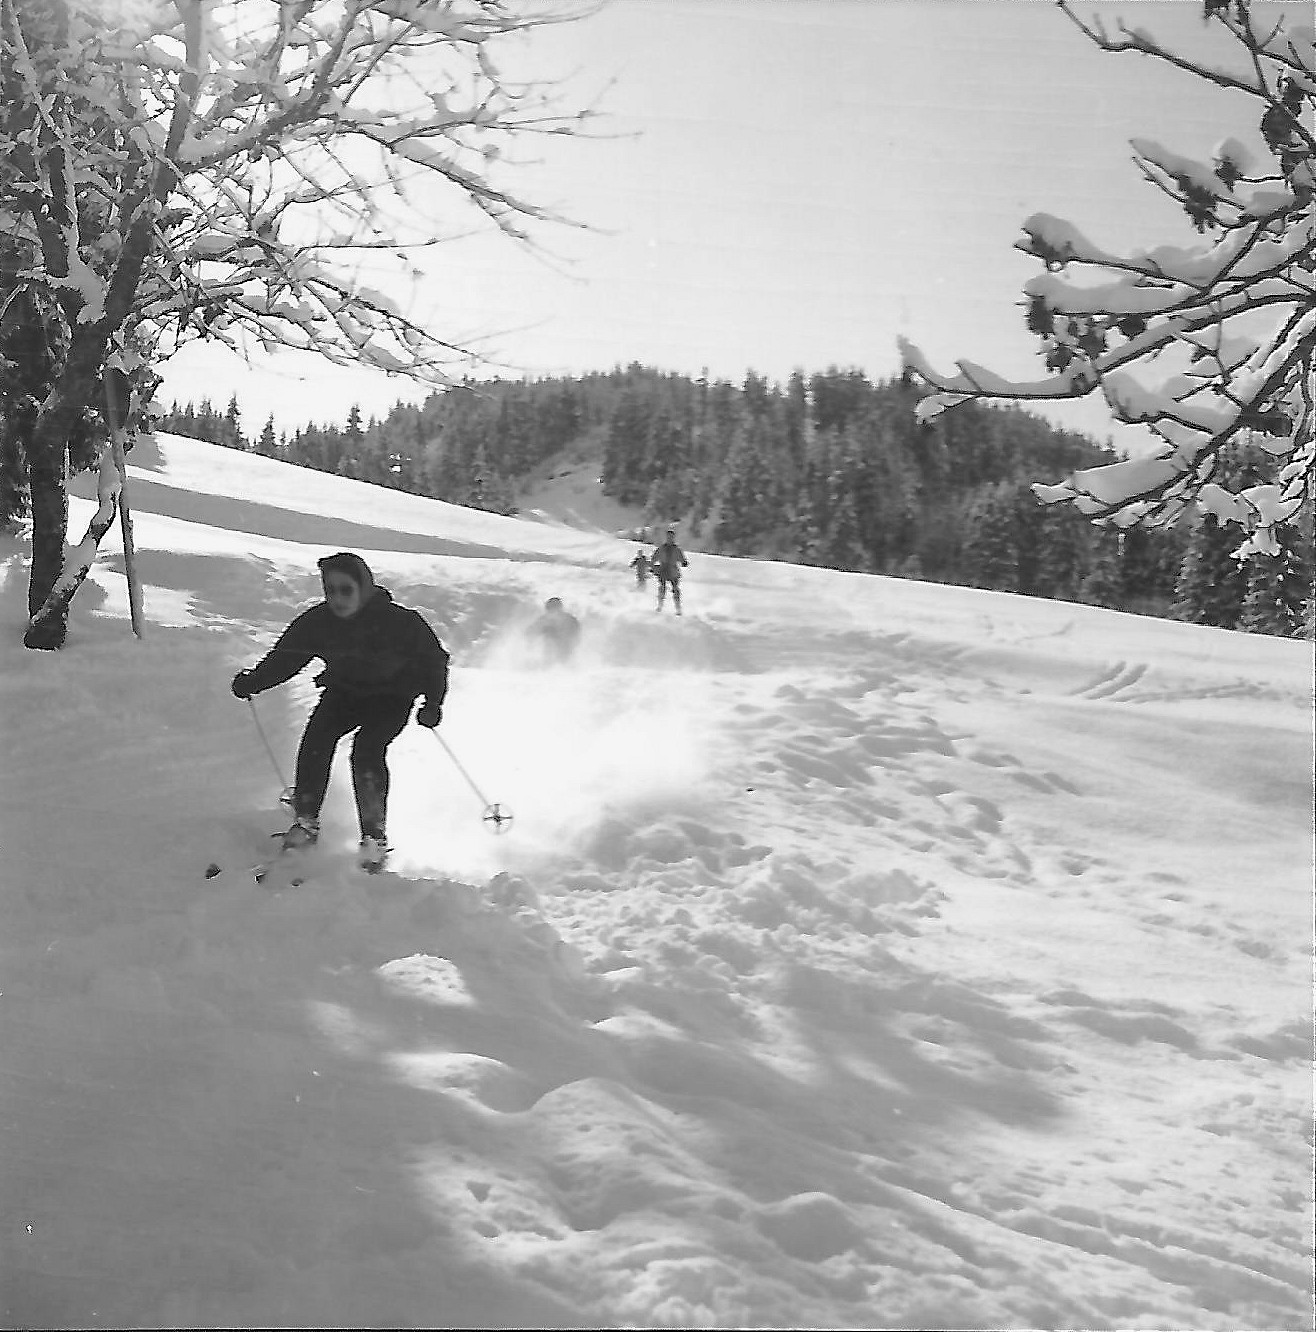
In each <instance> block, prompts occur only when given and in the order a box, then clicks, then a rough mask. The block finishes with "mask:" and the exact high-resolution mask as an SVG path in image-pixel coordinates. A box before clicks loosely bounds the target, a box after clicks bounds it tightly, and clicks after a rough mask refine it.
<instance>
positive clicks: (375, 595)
mask: <svg viewBox="0 0 1316 1332" xmlns="http://www.w3.org/2000/svg"><path fill="white" fill-rule="evenodd" d="M318 563H319V567H320V578H321V580H322V582H323V584H324V600H323V601H322V602H320V603H318V604H317V605H315V606H312V607H311V608H310V609H309V610H306V611H303V612H302V613H301V614H300V615H299V616H297V618H296V619H295V620H293V622H292V623H291V624H290V625H289V626H288V627H287V628H286V629H285V630H284V631H283V633H282V634H280V635H279V639H278V642H276V643H275V644H274V646H273V647H272V648H271V649H270V650H269V652H267V653H266V654H265V656H264V657H263V658H262V659H261V660H260V661H259V662H258V663H257V664H256V665H255V666H254V667H252V668H251V669H250V670H244V671H239V672H238V673H237V675H235V676H234V677H233V686H232V688H233V693H234V695H235V697H237V698H242V699H247V698H251V697H252V696H253V695H255V694H260V693H263V692H264V691H265V690H267V689H273V688H274V687H275V686H276V685H281V684H283V683H284V682H285V681H287V680H290V679H292V677H293V676H294V675H296V674H297V672H298V671H300V670H301V669H302V668H303V667H304V666H306V665H307V664H308V663H309V662H310V661H311V660H312V658H315V657H318V658H319V659H320V660H321V661H323V662H324V670H323V671H322V672H321V673H320V674H319V675H318V676H316V679H315V683H316V684H317V685H319V686H320V687H321V688H322V689H323V690H324V693H323V694H322V695H321V697H320V701H319V702H318V703H317V704H316V706H315V708H314V710H313V711H312V713H311V715H310V718H309V719H308V721H307V723H306V729H305V731H304V732H303V733H302V739H301V744H300V745H299V746H298V748H297V776H296V781H295V785H294V787H293V813H294V814H295V815H296V816H297V817H296V819H295V821H294V822H293V825H292V827H290V828H289V829H288V831H287V832H286V833H284V835H283V847H284V849H285V850H289V849H292V848H296V847H303V846H310V845H313V844H314V843H315V841H316V840H317V839H318V838H319V835H320V806H321V805H322V804H323V803H324V795H325V790H326V788H327V787H328V784H329V767H330V764H331V763H332V761H333V757H334V750H335V749H336V748H337V746H338V742H339V741H340V740H341V739H342V738H343V736H345V735H347V734H348V733H349V732H351V731H355V732H356V738H355V739H354V740H353V741H352V790H353V793H354V794H355V796H356V810H357V818H358V820H359V822H360V826H361V864H362V866H363V867H365V868H366V869H372V870H373V869H379V868H381V867H382V866H383V863H384V858H385V856H386V855H387V854H388V838H387V836H386V834H385V822H386V819H387V814H388V763H387V761H386V758H385V751H386V750H387V749H388V746H389V745H390V744H392V742H393V741H394V740H396V739H397V737H398V735H400V734H401V732H402V728H403V727H404V726H405V725H406V724H407V720H408V718H409V717H410V716H411V705H412V704H413V703H414V702H415V701H416V699H417V698H418V697H420V696H421V695H423V696H424V702H423V703H422V706H421V707H420V709H419V710H418V711H417V713H416V721H417V722H419V723H420V725H421V726H428V727H431V728H432V727H435V726H437V725H438V724H439V722H440V721H441V720H442V719H443V700H444V697H445V696H446V694H447V692H448V653H447V652H446V651H445V650H444V647H443V645H442V644H441V643H440V642H439V640H438V638H437V637H435V634H434V631H433V630H432V629H431V628H430V626H429V625H428V624H427V623H426V621H425V619H424V618H423V617H422V616H421V614H420V613H419V612H418V611H414V610H410V609H408V608H407V607H405V606H399V605H398V604H397V603H396V602H395V601H394V600H393V598H392V596H391V594H390V593H389V592H388V590H387V589H386V588H382V587H379V586H377V585H376V583H375V580H374V576H373V575H372V574H371V572H370V567H369V565H367V564H366V562H365V560H363V559H362V558H361V557H360V556H359V555H355V554H352V553H351V552H348V551H340V552H339V553H338V554H337V555H326V556H325V557H324V559H322V560H320V561H319V562H318Z"/></svg>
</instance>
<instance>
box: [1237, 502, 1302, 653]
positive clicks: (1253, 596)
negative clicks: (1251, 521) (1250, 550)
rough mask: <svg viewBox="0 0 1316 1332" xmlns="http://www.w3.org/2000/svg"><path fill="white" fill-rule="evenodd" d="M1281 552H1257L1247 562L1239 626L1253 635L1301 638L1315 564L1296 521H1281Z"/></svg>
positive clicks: (1277, 529) (1278, 536) (1278, 528)
mask: <svg viewBox="0 0 1316 1332" xmlns="http://www.w3.org/2000/svg"><path fill="white" fill-rule="evenodd" d="M1275 537H1276V540H1277V541H1278V542H1279V547H1280V551H1279V554H1278V555H1256V556H1253V558H1252V559H1251V560H1249V561H1248V562H1247V565H1246V567H1245V571H1244V572H1245V575H1246V579H1247V591H1246V593H1245V595H1244V599H1243V609H1242V613H1241V615H1240V617H1239V626H1238V627H1239V628H1240V629H1243V630H1245V631H1246V632H1248V633H1250V634H1273V635H1275V636H1276V637H1279V638H1301V637H1302V635H1303V632H1304V627H1305V624H1306V619H1307V610H1308V606H1309V605H1310V603H1311V600H1312V563H1311V559H1310V557H1309V554H1308V552H1307V551H1306V550H1305V549H1304V546H1305V544H1306V543H1305V542H1303V540H1302V537H1301V534H1300V533H1299V531H1298V529H1297V527H1295V526H1294V525H1293V524H1292V523H1282V524H1277V525H1276V527H1275Z"/></svg>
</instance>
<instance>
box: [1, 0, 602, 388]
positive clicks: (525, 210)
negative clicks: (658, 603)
mask: <svg viewBox="0 0 1316 1332" xmlns="http://www.w3.org/2000/svg"><path fill="white" fill-rule="evenodd" d="M586 12H587V10H586V9H585V8H584V7H583V6H581V5H576V4H572V3H569V0H533V2H531V0H443V2H442V3H439V2H437V0H298V2H297V3H295V4H288V3H285V4H271V3H269V0H234V3H229V4H215V3H212V0H133V3H128V4H122V5H115V6H113V12H112V14H111V15H110V16H108V17H107V15H106V12H105V5H104V3H103V0H58V3H55V4H52V3H51V2H50V0H0V71H5V70H7V71H9V73H5V74H0V82H3V83H4V89H3V90H4V91H5V93H6V107H5V108H4V110H2V111H0V143H7V144H9V145H11V149H12V150H11V151H8V152H7V153H5V154H3V155H0V229H2V230H3V232H4V234H6V235H8V236H10V237H12V238H14V245H15V248H16V251H17V253H18V255H19V258H20V262H19V263H18V264H17V265H16V267H17V268H18V271H20V272H21V273H22V274H23V275H24V277H23V280H24V281H26V282H28V283H31V284H34V285H36V286H39V287H41V288H42V289H43V290H45V291H46V292H47V293H49V294H50V295H51V296H53V297H54V298H56V299H58V301H59V303H60V305H61V307H62V309H63V311H64V317H65V318H66V319H67V320H68V321H69V323H70V324H81V325H86V326H88V328H89V336H90V330H92V329H94V330H95V331H96V332H97V333H98V334H99V336H100V339H101V341H102V343H104V345H105V347H106V348H107V352H106V354H113V352H114V350H115V349H116V348H117V349H119V350H122V349H123V348H124V347H125V346H127V345H128V343H129V342H131V341H133V340H136V341H138V342H140V343H144V344H146V345H150V346H153V347H155V348H156V349H157V353H156V354H157V356H167V355H168V354H170V353H171V352H172V351H173V350H174V349H176V348H177V347H179V346H181V345H183V344H184V343H186V342H188V341H191V340H193V339H196V338H211V337H213V338H218V339H221V340H223V341H225V342H226V343H228V344H229V345H231V346H240V345H243V344H244V342H245V340H246V339H252V340H254V341H255V342H256V343H257V344H258V345H260V346H262V347H268V348H278V347H280V346H289V347H297V348H307V349H310V350H313V351H317V352H320V353H322V354H324V355H326V356H328V357H329V358H330V359H332V360H335V361H338V362H341V363H352V362H361V363H365V364H369V365H373V366H375V367H377V368H379V369H382V370H385V371H386V372H388V373H395V374H403V375H409V376H412V377H415V378H417V379H419V380H421V381H424V382H429V383H434V384H436V385H443V384H447V383H450V382H452V381H453V379H455V378H457V377H458V374H459V371H461V370H465V369H467V368H469V362H470V359H471V356H470V354H469V353H467V352H465V351H463V350H462V349H461V348H459V347H458V346H456V345H455V344H454V343H453V342H452V341H451V340H449V339H446V338H444V337H443V336H442V334H441V333H440V332H439V331H437V330H435V329H433V328H431V327H429V326H428V323H427V321H426V320H425V319H424V318H423V317H420V316H415V317H413V316H409V315H407V314H405V313H404V312H403V310H402V309H401V308H400V307H399V305H398V303H397V302H396V301H395V300H393V299H392V298H390V297H389V296H388V295H386V294H385V293H384V292H383V291H381V290H380V288H381V286H382V285H383V282H382V280H381V276H380V273H379V263H378V262H376V263H375V264H374V265H373V266H372V272H371V276H370V278H369V280H367V279H366V278H365V276H364V272H363V270H362V267H361V256H362V255H363V254H365V253H367V252H370V253H372V254H374V255H376V256H379V257H380V258H381V259H387V260H388V261H390V262H392V263H393V264H394V265H395V267H396V270H397V273H398V275H399V277H400V278H402V279H403V281H404V282H407V281H414V278H415V275H416V273H415V269H414V265H413V264H411V263H410V262H409V261H408V260H407V258H406V255H407V252H408V250H409V249H410V248H412V247H418V246H424V245H430V244H436V243H439V242H440V241H441V240H442V239H443V238H444V237H445V236H450V235H453V234H460V232H461V231H463V230H469V229H471V227H472V226H478V225H490V224H491V225H492V226H494V227H496V228H497V229H498V230H500V231H502V232H503V233H504V234H506V235H507V236H508V237H510V238H513V239H514V240H517V241H523V242H524V241H531V240H532V239H533V235H534V232H533V228H534V226H535V225H536V224H538V223H541V222H564V221H566V219H563V218H561V217H559V216H558V215H557V214H555V213H554V212H552V211H551V210H548V209H546V208H543V207H541V206H540V205H538V204H536V203H535V202H533V201H532V200H530V199H527V198H524V197H522V196H521V195H520V194H519V193H518V192H517V191H516V190H515V189H514V188H512V186H511V179H512V177H513V175H514V172H515V165H514V163H509V162H507V161H506V159H507V152H506V149H507V146H508V144H509V143H515V142H516V141H517V140H518V139H519V138H522V137H524V136H528V135H538V134H543V133H553V134H567V133H574V132H578V131H579V130H580V129H581V128H582V127H583V126H584V125H585V123H586V121H587V119H588V117H589V115H590V112H589V111H588V110H587V109H585V110H581V109H575V110H561V109H559V107H558V100H559V94H558V92H557V90H556V89H555V88H553V87H552V86H551V85H548V84H543V83H536V82H524V81H516V80H513V79H511V78H509V77H507V76H505V75H503V74H502V73H501V72H500V67H501V64H502V61H501V59H500V57H499V55H498V51H499V49H500V48H501V47H502V46H505V45H507V44H508V43H509V41H511V40H513V39H515V38H517V37H518V36H519V35H521V34H524V33H525V32H527V31H528V30H531V29H533V28H535V27H538V26H541V25H543V24H546V23H556V22H565V21H569V20H572V19H574V18H578V17H582V16H583V15H584V14H585V13H586ZM75 185H76V187H77V197H76V201H75V198H74V189H75ZM463 215H468V216H469V219H470V220H469V222H468V223H467V224H465V225H462V224H461V218H462V217H463ZM134 227H136V228H137V229H138V232H139V233H140V236H141V240H142V242H143V245H144V247H145V250H146V254H145V261H144V262H143V263H142V264H141V266H140V271H137V269H136V267H134V266H133V265H130V264H126V263H125V256H129V255H130V253H131V256H132V258H133V261H134V264H135V261H136V254H135V251H133V248H132V247H130V246H129V245H128V243H127V238H128V236H129V233H130V232H132V231H133V229H134ZM139 248H140V247H139ZM129 277H131V278H132V282H133V286H134V289H133V291H132V292H131V294H130V299H128V300H127V301H126V302H125V300H124V297H125V295H127V293H126V292H125V291H124V287H125V284H126V283H127V282H128V279H129ZM116 284H117V285H116ZM400 285H401V284H400Z"/></svg>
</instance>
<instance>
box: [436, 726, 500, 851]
mask: <svg viewBox="0 0 1316 1332" xmlns="http://www.w3.org/2000/svg"><path fill="white" fill-rule="evenodd" d="M430 734H431V735H432V736H433V737H434V738H435V739H436V740H437V741H438V742H439V744H441V745H442V746H443V752H444V753H445V754H447V756H448V757H449V758H450V759H451V760H452V763H453V767H455V768H456V769H457V771H458V772H459V773H461V775H462V776H463V777H465V778H466V785H467V786H469V787H470V788H471V790H472V791H474V792H475V795H476V798H477V799H478V800H479V802H480V803H481V804H482V805H483V806H484V814H483V815H482V817H483V819H484V821H485V823H487V824H488V825H489V827H490V828H492V829H493V831H494V832H496V833H502V832H506V831H507V830H508V829H509V828H510V827H511V826H512V811H511V810H510V809H508V808H507V807H506V806H505V805H500V804H497V803H490V801H489V800H488V798H487V797H486V796H485V794H484V792H483V791H481V790H480V788H479V787H478V786H476V784H475V779H474V778H473V777H472V776H471V774H470V773H469V772H467V771H466V769H465V768H463V767H462V765H461V761H460V760H459V759H458V757H457V755H456V754H454V753H453V752H452V748H451V746H450V745H449V744H448V742H447V741H446V740H445V739H444V738H443V737H442V736H441V735H440V734H439V733H438V731H437V730H434V729H431V730H430Z"/></svg>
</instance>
